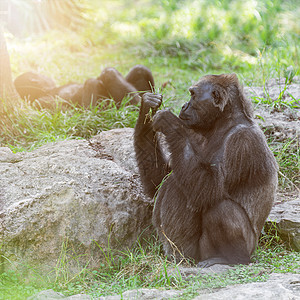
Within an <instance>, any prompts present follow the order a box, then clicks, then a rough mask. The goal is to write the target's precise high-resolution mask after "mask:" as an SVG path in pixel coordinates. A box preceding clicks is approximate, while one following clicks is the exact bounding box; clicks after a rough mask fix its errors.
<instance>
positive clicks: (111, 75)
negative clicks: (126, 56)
mask: <svg viewBox="0 0 300 300" xmlns="http://www.w3.org/2000/svg"><path fill="white" fill-rule="evenodd" d="M97 79H98V80H101V81H102V82H103V84H104V86H105V88H106V90H107V92H108V94H109V95H110V96H111V97H112V98H113V99H114V100H115V102H116V104H117V106H120V104H121V102H122V100H123V98H124V97H125V96H127V95H129V96H130V97H131V101H130V104H138V103H139V102H140V96H139V95H138V93H137V90H136V88H135V87H134V86H133V85H132V84H130V83H129V82H127V81H126V80H125V78H124V77H123V76H122V74H121V73H120V72H118V71H117V70H116V69H115V68H106V69H104V70H103V71H102V73H101V74H100V76H99V77H98V78H97Z"/></svg>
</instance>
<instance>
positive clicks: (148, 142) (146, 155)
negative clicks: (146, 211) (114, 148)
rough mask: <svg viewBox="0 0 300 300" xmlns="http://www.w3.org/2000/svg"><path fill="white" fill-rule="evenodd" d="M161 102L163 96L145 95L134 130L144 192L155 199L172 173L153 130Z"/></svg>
mask: <svg viewBox="0 0 300 300" xmlns="http://www.w3.org/2000/svg"><path fill="white" fill-rule="evenodd" d="M161 101H162V96H161V95H157V94H152V93H146V94H144V95H143V97H142V101H141V108H140V113H139V117H138V120H137V123H136V126H135V130H134V148H135V153H136V160H137V164H138V167H139V171H140V176H141V180H142V183H143V186H144V190H145V192H146V193H147V194H148V195H149V196H150V197H154V195H155V192H156V187H157V186H158V185H159V184H160V183H161V181H162V180H163V178H164V177H165V176H166V175H167V174H168V172H169V171H170V170H169V169H168V165H167V163H166V160H165V158H164V155H163V152H162V150H161V149H160V145H159V143H158V140H157V136H156V134H155V132H154V131H153V128H152V116H153V115H154V114H155V113H156V111H157V109H158V108H159V106H160V105H161ZM150 111H151V112H150Z"/></svg>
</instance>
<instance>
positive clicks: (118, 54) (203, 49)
mask: <svg viewBox="0 0 300 300" xmlns="http://www.w3.org/2000/svg"><path fill="white" fill-rule="evenodd" d="M85 2H86V3H87V4H88V5H89V6H90V10H89V11H87V13H86V19H87V22H86V24H85V26H83V27H82V28H78V30H77V31H76V32H75V31H74V32H70V31H67V30H66V31H65V32H61V31H60V32H59V31H55V30H53V31H49V32H47V33H45V34H44V35H43V36H39V37H28V38H26V39H21V40H20V39H18V38H15V37H13V36H11V35H10V34H8V33H7V34H6V38H7V43H8V49H9V53H10V58H11V65H12V71H13V76H14V77H16V76H18V75H20V74H21V73H23V72H26V71H29V70H35V71H38V72H40V73H42V74H45V75H48V76H50V77H52V78H54V79H55V81H56V83H57V84H58V85H61V84H65V83H67V82H69V81H72V82H84V80H85V79H87V78H89V77H96V76H98V75H99V74H100V72H101V71H102V70H103V69H104V68H105V67H107V66H113V67H115V68H117V69H118V70H119V71H120V72H121V73H122V74H124V75H125V74H126V73H127V72H128V71H129V69H130V68H131V67H132V66H134V65H135V64H144V65H146V66H148V67H149V68H150V69H151V70H152V72H153V74H154V78H155V82H156V89H157V91H159V92H161V91H162V92H163V95H164V100H165V105H166V106H169V107H172V108H173V109H174V111H175V112H176V113H177V112H178V111H179V109H180V107H181V105H182V104H183V103H184V102H186V101H187V100H188V98H189V95H188V89H187V88H188V87H189V86H190V85H191V84H192V83H193V82H195V81H197V80H198V79H199V78H200V77H201V76H203V75H205V74H207V73H214V74H220V73H223V72H226V73H227V72H236V73H237V75H238V77H239V79H240V80H241V82H242V83H243V84H245V85H250V86H251V85H254V86H257V85H260V86H264V85H265V84H266V82H267V81H268V80H269V79H271V78H284V79H285V84H284V86H283V87H282V90H281V92H280V93H279V95H278V96H277V98H276V99H271V98H270V97H269V95H268V94H267V93H266V95H265V97H263V98H260V99H258V98H253V102H254V103H256V104H266V105H269V106H270V107H272V108H274V109H277V110H284V109H286V107H289V108H291V109H293V108H294V107H293V106H294V103H289V102H287V101H286V99H285V98H284V95H285V93H286V88H287V86H288V85H289V84H290V83H292V82H293V79H294V78H295V76H299V74H300V72H299V57H300V56H299V52H300V49H299V38H300V23H299V17H298V16H299V13H300V6H299V5H298V1H297V0H286V1H279V0H275V1H274V0H266V1H250V0H248V1H245V0H234V1H230V0H226V1H217V0H212V1H211V0H201V1H200V0H199V1H196V0H186V1H183V0H181V1H178V0H153V1H147V0H135V1H133V0H130V1H121V0H119V1H118V0H113V1H101V2H100V1H87V0H86V1H85ZM166 82H168V84H167V85H166V87H165V88H164V89H163V90H162V85H163V84H164V83H166ZM294 100H295V101H296V100H299V99H294ZM295 101H293V102H295ZM137 114H138V110H137V108H136V107H134V106H126V105H125V104H124V105H122V106H121V107H120V108H119V109H117V108H116V107H115V105H114V104H113V103H110V105H109V106H108V107H105V108H104V107H103V106H101V105H98V106H96V107H90V108H89V109H83V108H81V107H76V106H71V107H69V108H68V109H62V110H61V109H60V107H59V105H58V107H57V109H54V110H53V111H49V110H45V109H42V110H39V109H37V108H34V107H31V106H29V105H27V104H26V103H25V102H24V103H23V104H22V107H21V108H15V110H13V111H9V112H8V111H6V112H4V113H3V114H2V115H1V116H0V132H1V134H0V145H1V146H8V147H10V148H11V149H12V150H13V151H14V152H18V151H31V150H34V149H36V148H37V147H39V146H41V145H43V144H46V143H49V142H56V141H60V140H65V139H87V138H90V137H92V136H93V135H96V134H98V133H99V132H101V131H103V130H108V129H112V128H120V127H133V126H134V124H135V121H136V119H137ZM268 142H269V145H270V147H271V149H272V151H273V152H274V154H275V156H276V159H277V161H278V163H279V166H280V176H279V183H280V187H281V188H289V189H295V186H299V184H300V179H299V174H300V169H299V168H300V167H299V166H300V161H299V157H300V152H299V141H297V139H296V138H295V139H293V140H288V141H285V142H284V143H277V142H276V141H273V140H271V139H270V140H269V141H268ZM268 233H269V234H267V235H265V236H264V237H263V238H262V242H261V244H260V247H259V248H258V251H257V252H256V254H255V256H254V260H257V262H255V263H253V264H252V265H250V266H240V267H237V268H236V270H234V271H230V272H228V273H227V274H224V275H214V276H208V275H201V276H199V277H196V278H194V279H191V280H190V281H186V280H184V279H182V278H180V277H178V276H174V275H170V274H169V273H168V272H167V270H168V269H169V268H176V265H175V264H174V263H173V262H169V261H167V260H166V258H165V256H164V255H163V254H162V250H161V245H160V244H159V243H158V242H157V241H156V240H154V241H153V240H151V241H148V242H147V243H146V245H143V246H141V245H139V244H138V245H137V246H136V248H134V249H131V250H128V251H123V252H120V251H118V250H116V249H110V251H109V252H103V249H101V248H99V251H101V252H102V253H103V255H104V260H103V262H102V264H101V265H99V268H98V269H92V270H91V269H89V267H88V265H86V266H82V267H81V271H80V272H79V273H78V274H75V277H74V274H73V275H71V274H70V273H69V271H68V260H67V259H66V257H67V253H68V251H67V250H68V249H67V248H66V247H67V246H66V245H63V247H62V250H63V251H62V254H64V255H63V256H61V258H60V260H59V264H58V265H57V267H56V268H55V269H53V270H52V272H51V273H50V274H43V276H40V275H38V274H39V270H36V272H33V274H32V275H31V276H30V277H24V276H22V274H20V273H19V272H18V271H10V272H5V273H2V274H0V299H26V297H27V296H29V295H32V294H34V293H36V292H37V291H39V290H45V289H48V288H53V289H55V290H56V291H61V292H63V293H64V294H66V295H72V294H76V293H79V292H85V293H89V294H91V295H94V296H97V297H99V296H100V295H107V294H113V293H121V292H122V291H125V290H128V289H133V288H139V287H149V288H151V287H154V288H167V289H168V288H175V289H184V290H185V292H184V293H185V294H184V295H185V299H191V298H192V297H193V295H196V293H197V291H198V290H199V289H201V288H207V287H209V288H214V287H222V286H225V285H227V284H232V283H244V282H250V281H257V280H264V279H265V278H266V277H267V276H268V274H269V273H270V272H299V261H300V256H299V253H295V252H292V251H289V250H286V248H285V247H284V246H283V245H282V244H281V242H280V239H279V237H278V236H277V234H276V231H275V233H274V231H273V230H272V232H271V233H270V232H268ZM75 258H76V257H75ZM33 269H34V268H33V267H31V270H33ZM297 270H298V271H297ZM53 276H54V279H53ZM50 278H51V280H50Z"/></svg>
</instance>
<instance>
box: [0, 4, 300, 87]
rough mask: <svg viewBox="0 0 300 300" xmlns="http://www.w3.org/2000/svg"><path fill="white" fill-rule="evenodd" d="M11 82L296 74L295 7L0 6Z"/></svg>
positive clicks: (249, 79)
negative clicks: (109, 74)
mask: <svg viewBox="0 0 300 300" xmlns="http://www.w3.org/2000/svg"><path fill="white" fill-rule="evenodd" d="M0 7H1V23H2V24H3V26H4V28H5V35H6V39H7V45H8V50H9V54H10V56H11V64H12V71H13V75H14V76H17V75H19V74H20V73H22V72H24V71H28V70H36V71H38V72H42V73H44V74H46V75H49V76H52V77H53V78H55V79H56V80H57V81H58V83H65V82H67V81H69V80H74V81H77V80H79V81H82V80H84V79H85V78H87V77H90V76H96V75H98V74H99V73H100V72H101V70H102V69H103V68H104V67H105V66H114V67H116V68H118V69H120V70H121V71H124V72H125V71H127V70H128V69H129V68H130V66H132V65H134V64H136V63H142V64H145V65H147V66H149V67H150V68H151V70H152V71H153V72H154V74H155V77H156V78H157V80H159V81H161V82H163V81H165V80H172V81H174V80H176V84H177V85H178V84H180V82H181V81H182V82H184V85H185V86H186V85H187V84H188V83H187V81H194V80H197V79H198V78H199V77H200V76H202V75H203V74H206V73H221V72H237V73H238V74H239V76H240V78H242V79H243V81H245V83H247V84H252V83H260V84H263V82H264V81H265V80H266V78H278V77H280V76H284V73H285V72H291V70H292V72H293V73H297V72H299V45H300V43H299V41H300V21H299V14H300V5H299V2H298V1H297V0H285V1H281V0H265V1H255V0H224V1H218V0H196V1H195V0H184V1H182V0H152V1H148V0H135V1H131V0H126V1H125V0H109V1H105V0H90V1H89V0H1V1H0Z"/></svg>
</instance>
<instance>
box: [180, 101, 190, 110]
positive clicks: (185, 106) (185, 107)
mask: <svg viewBox="0 0 300 300" xmlns="http://www.w3.org/2000/svg"><path fill="white" fill-rule="evenodd" d="M188 106H189V103H188V102H186V103H184V104H183V106H182V108H181V110H182V111H185V110H186V109H187V108H188Z"/></svg>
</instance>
